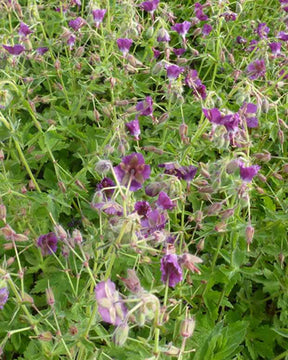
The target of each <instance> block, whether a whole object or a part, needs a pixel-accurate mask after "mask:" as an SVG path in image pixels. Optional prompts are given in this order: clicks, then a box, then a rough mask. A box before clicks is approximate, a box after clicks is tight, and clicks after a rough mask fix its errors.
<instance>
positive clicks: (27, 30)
mask: <svg viewBox="0 0 288 360" xmlns="http://www.w3.org/2000/svg"><path fill="white" fill-rule="evenodd" d="M18 34H19V35H20V36H22V37H23V38H25V37H26V36H28V35H29V34H32V30H30V28H29V26H28V25H26V24H25V23H23V22H21V23H20V27H19V31H18Z"/></svg>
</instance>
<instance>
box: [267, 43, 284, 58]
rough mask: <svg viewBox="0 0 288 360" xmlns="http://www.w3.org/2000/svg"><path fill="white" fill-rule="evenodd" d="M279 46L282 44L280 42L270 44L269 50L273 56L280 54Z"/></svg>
mask: <svg viewBox="0 0 288 360" xmlns="http://www.w3.org/2000/svg"><path fill="white" fill-rule="evenodd" d="M281 46H282V44H281V43H280V42H272V43H270V44H269V47H270V50H271V52H272V54H274V55H279V54H281Z"/></svg>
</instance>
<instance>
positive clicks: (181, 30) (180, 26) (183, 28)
mask: <svg viewBox="0 0 288 360" xmlns="http://www.w3.org/2000/svg"><path fill="white" fill-rule="evenodd" d="M190 27H191V22H190V21H184V22H183V23H177V24H175V25H174V26H172V27H171V29H172V30H175V31H177V33H178V34H179V35H181V36H182V37H183V38H185V36H186V34H187V32H188V31H189V29H190Z"/></svg>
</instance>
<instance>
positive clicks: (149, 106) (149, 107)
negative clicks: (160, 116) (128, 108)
mask: <svg viewBox="0 0 288 360" xmlns="http://www.w3.org/2000/svg"><path fill="white" fill-rule="evenodd" d="M136 110H137V111H138V112H139V114H140V115H142V116H152V114H153V99H152V97H151V96H147V97H146V99H145V100H143V101H139V102H138V104H137V105H136Z"/></svg>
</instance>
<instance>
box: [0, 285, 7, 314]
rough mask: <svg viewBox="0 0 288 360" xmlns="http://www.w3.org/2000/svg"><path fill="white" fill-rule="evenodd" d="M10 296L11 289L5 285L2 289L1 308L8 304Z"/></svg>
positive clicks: (0, 290)
mask: <svg viewBox="0 0 288 360" xmlns="http://www.w3.org/2000/svg"><path fill="white" fill-rule="evenodd" d="M8 297H9V291H8V289H7V287H3V288H1V289H0V309H1V310H2V309H3V306H4V305H5V304H6V302H7V300H8Z"/></svg>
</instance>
